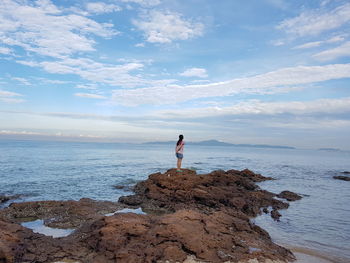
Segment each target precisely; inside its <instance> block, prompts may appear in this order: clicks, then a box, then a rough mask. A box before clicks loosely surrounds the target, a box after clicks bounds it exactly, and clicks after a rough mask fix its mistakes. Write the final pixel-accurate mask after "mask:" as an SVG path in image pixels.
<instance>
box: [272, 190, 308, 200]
mask: <svg viewBox="0 0 350 263" xmlns="http://www.w3.org/2000/svg"><path fill="white" fill-rule="evenodd" d="M277 197H279V198H283V199H286V200H288V201H296V200H300V199H301V198H302V197H301V196H300V195H298V194H296V193H293V192H290V191H282V192H281V193H279V194H278V195H277Z"/></svg>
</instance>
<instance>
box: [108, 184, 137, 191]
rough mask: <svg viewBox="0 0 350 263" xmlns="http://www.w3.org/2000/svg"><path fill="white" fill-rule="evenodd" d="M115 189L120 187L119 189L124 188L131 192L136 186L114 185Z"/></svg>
mask: <svg viewBox="0 0 350 263" xmlns="http://www.w3.org/2000/svg"><path fill="white" fill-rule="evenodd" d="M113 187H114V188H115V189H118V190H124V191H126V192H129V191H133V190H134V186H131V185H119V184H117V185H114V186H113Z"/></svg>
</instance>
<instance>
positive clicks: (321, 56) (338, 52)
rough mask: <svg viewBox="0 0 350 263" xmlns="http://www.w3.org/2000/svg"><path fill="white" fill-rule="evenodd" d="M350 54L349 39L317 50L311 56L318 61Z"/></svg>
mask: <svg viewBox="0 0 350 263" xmlns="http://www.w3.org/2000/svg"><path fill="white" fill-rule="evenodd" d="M349 56H350V41H347V42H345V43H344V44H342V45H340V46H338V47H336V48H331V49H327V50H324V51H322V52H319V53H317V54H315V55H313V56H312V57H313V58H315V59H317V60H320V61H329V60H333V59H336V58H339V57H349Z"/></svg>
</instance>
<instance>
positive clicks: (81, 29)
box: [0, 0, 350, 150]
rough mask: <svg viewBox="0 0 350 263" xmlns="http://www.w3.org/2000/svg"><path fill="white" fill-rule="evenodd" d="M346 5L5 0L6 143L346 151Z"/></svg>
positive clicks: (1, 38)
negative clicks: (211, 143)
mask: <svg viewBox="0 0 350 263" xmlns="http://www.w3.org/2000/svg"><path fill="white" fill-rule="evenodd" d="M349 29H350V2H349V1H342V0H318V1H316V0H307V1H306V0H305V1H293V0H289V1H287V0H250V1H246V0H244V1H243V0H220V1H212V0H105V1H88V0H60V1H58V0H57V1H54V0H52V1H50V0H37V1H33V0H32V1H27V0H1V1H0V69H1V70H0V139H1V138H5V139H6V138H11V139H13V138H19V139H21V138H22V139H24V138H26V139H27V138H35V139H38V138H39V139H40V138H42V139H50V138H51V139H58V140H60V139H62V140H87V141H113V142H146V141H168V140H176V139H177V138H178V135H179V134H184V136H185V140H188V141H201V140H208V139H216V140H220V141H225V142H231V143H250V144H271V145H288V146H294V147H299V148H325V147H327V148H340V149H345V150H349V149H350V139H349V137H350V136H349V134H350V115H349V113H350V79H349V78H350V30H349Z"/></svg>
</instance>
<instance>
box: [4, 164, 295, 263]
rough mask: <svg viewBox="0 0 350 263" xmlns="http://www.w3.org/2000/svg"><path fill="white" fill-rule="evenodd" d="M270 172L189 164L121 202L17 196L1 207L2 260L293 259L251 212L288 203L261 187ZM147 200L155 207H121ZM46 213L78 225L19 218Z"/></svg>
mask: <svg viewBox="0 0 350 263" xmlns="http://www.w3.org/2000/svg"><path fill="white" fill-rule="evenodd" d="M261 180H267V179H266V178H265V177H263V176H261V175H257V174H254V173H253V172H251V171H249V170H243V171H237V170H230V171H227V172H225V171H222V170H218V171H214V172H211V173H209V174H196V172H195V171H192V170H187V169H184V170H183V171H182V172H181V173H178V172H176V170H175V169H171V170H168V171H167V172H166V173H163V174H162V173H155V174H151V175H150V176H149V177H148V179H147V180H145V181H142V182H139V183H138V184H137V185H136V186H135V194H134V195H130V196H124V197H121V198H120V199H119V202H118V203H113V202H105V201H94V200H91V199H86V198H85V199H81V200H79V201H41V202H26V203H18V204H17V203H16V204H11V205H10V206H9V207H7V208H5V209H2V210H0V262H9V263H12V262H13V263H14V262H38V263H40V262H60V261H64V260H65V259H69V260H71V261H72V262H84V263H109V262H110V263H112V262H122V263H123V262H135V263H138V262H140V263H141V262H142V263H143V262H183V261H186V260H188V258H194V259H198V260H199V261H205V262H213V263H216V262H226V261H232V262H248V261H251V262H253V261H256V260H258V261H259V262H260V261H261V262H263V261H265V259H269V260H280V261H291V260H294V259H295V258H294V256H293V254H292V253H291V252H290V251H289V250H287V249H285V248H283V247H280V246H278V245H276V244H274V243H273V242H272V240H271V238H270V236H269V234H268V233H267V232H266V231H265V230H263V229H261V228H260V227H258V226H256V225H254V224H253V223H251V221H250V218H251V217H252V216H256V215H258V214H260V213H261V210H263V209H265V212H266V211H268V210H267V207H272V208H273V210H272V212H271V216H273V217H274V218H275V219H277V220H278V218H279V217H280V216H281V215H280V214H279V212H278V209H285V208H287V207H288V203H285V202H282V201H280V200H277V199H275V198H274V197H275V196H276V195H275V194H273V193H271V192H268V191H265V190H261V189H260V188H259V187H258V186H257V185H256V184H255V182H258V181H261ZM126 206H133V207H135V206H136V207H137V206H141V207H142V209H143V210H144V211H150V214H147V215H141V214H135V213H116V214H114V215H111V216H104V215H105V214H107V213H111V212H115V211H116V210H119V209H121V208H124V207H126ZM28 218H31V219H32V220H35V219H43V220H44V223H45V225H47V226H50V227H58V228H76V231H75V232H74V233H72V234H71V235H69V236H67V237H61V238H53V237H49V236H45V235H42V234H37V233H33V231H31V230H30V229H27V228H25V227H22V226H21V225H20V224H19V223H20V222H22V221H23V220H24V219H28Z"/></svg>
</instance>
